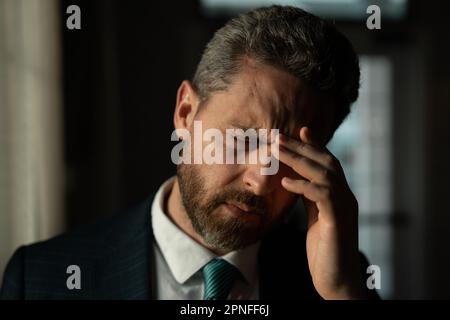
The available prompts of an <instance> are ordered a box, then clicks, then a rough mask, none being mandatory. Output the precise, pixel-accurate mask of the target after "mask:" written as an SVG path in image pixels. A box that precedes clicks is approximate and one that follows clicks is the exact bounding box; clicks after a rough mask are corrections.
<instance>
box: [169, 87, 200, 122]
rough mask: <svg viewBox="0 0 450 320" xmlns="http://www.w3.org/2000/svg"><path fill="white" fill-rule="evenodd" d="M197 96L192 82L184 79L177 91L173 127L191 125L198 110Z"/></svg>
mask: <svg viewBox="0 0 450 320" xmlns="http://www.w3.org/2000/svg"><path fill="white" fill-rule="evenodd" d="M198 106H199V98H198V95H197V93H196V92H195V90H194V88H193V86H192V84H191V83H190V82H189V81H187V80H184V81H183V82H182V83H181V85H180V87H179V88H178V92H177V102H176V106H175V113H174V114H173V124H174V126H175V129H188V130H189V128H190V127H191V126H192V125H193V123H194V118H195V115H196V114H197V112H198Z"/></svg>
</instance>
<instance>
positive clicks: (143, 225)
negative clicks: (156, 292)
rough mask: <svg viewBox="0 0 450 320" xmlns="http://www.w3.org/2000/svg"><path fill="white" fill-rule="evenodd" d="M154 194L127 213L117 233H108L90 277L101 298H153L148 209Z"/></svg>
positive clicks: (151, 244)
mask: <svg viewBox="0 0 450 320" xmlns="http://www.w3.org/2000/svg"><path fill="white" fill-rule="evenodd" d="M153 198H154V196H153V195H152V196H151V197H149V198H148V199H147V200H146V201H145V202H144V204H142V205H140V206H138V207H136V208H135V209H133V210H132V212H130V213H128V214H127V215H128V217H127V218H126V219H124V221H122V223H123V224H125V225H124V226H120V228H118V229H119V230H120V232H111V234H110V236H109V237H108V238H107V240H106V243H108V245H109V248H108V249H107V253H106V254H105V255H104V256H103V258H102V259H100V260H99V263H98V265H97V266H96V268H95V269H96V270H97V271H98V272H94V274H96V275H97V278H93V279H92V280H93V281H94V282H95V287H97V290H96V292H98V294H99V298H101V299H120V300H122V299H150V298H151V297H152V291H153V290H152V287H153V286H152V283H151V282H152V277H151V276H150V275H151V274H154V267H153V260H154V259H153V232H152V228H151V219H150V208H151V203H152V202H153Z"/></svg>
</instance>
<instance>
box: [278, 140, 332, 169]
mask: <svg viewBox="0 0 450 320" xmlns="http://www.w3.org/2000/svg"><path fill="white" fill-rule="evenodd" d="M307 141H308V140H307ZM309 141H310V140H309ZM279 142H280V146H283V147H285V148H286V149H288V150H290V151H292V152H294V153H298V154H299V155H301V156H304V157H306V158H309V159H311V160H313V161H315V162H317V163H319V164H320V165H322V166H324V167H325V168H327V169H328V170H337V169H338V168H339V166H338V164H337V162H338V161H337V159H336V158H335V157H334V156H333V155H332V154H331V153H329V152H328V151H327V150H326V149H325V151H323V150H320V149H319V148H318V147H316V146H314V145H312V144H310V143H306V142H302V141H299V140H295V139H292V138H290V137H288V136H285V135H282V134H280V135H279Z"/></svg>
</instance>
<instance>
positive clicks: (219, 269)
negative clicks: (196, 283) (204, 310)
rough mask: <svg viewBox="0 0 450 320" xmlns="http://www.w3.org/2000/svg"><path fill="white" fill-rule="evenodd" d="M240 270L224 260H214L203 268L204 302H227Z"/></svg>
mask: <svg viewBox="0 0 450 320" xmlns="http://www.w3.org/2000/svg"><path fill="white" fill-rule="evenodd" d="M238 275H239V270H238V269H237V268H236V267H235V266H233V265H232V264H230V263H228V262H227V261H225V260H223V259H213V260H211V261H210V262H209V263H208V264H206V265H205V266H204V267H203V277H204V279H205V293H204V295H203V299H204V300H225V299H226V298H227V296H228V294H229V292H230V290H231V286H232V285H233V283H234V280H235V279H236V277H237V276H238Z"/></svg>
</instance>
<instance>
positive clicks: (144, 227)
mask: <svg viewBox="0 0 450 320" xmlns="http://www.w3.org/2000/svg"><path fill="white" fill-rule="evenodd" d="M152 201H153V196H151V197H149V199H147V201H145V202H144V203H143V204H141V205H139V206H137V207H135V208H133V209H131V210H130V211H129V212H128V213H126V214H122V215H117V216H115V217H114V218H112V219H109V220H108V221H106V222H102V223H99V224H96V225H92V226H89V227H86V228H84V229H82V230H79V231H76V232H72V233H69V234H64V235H62V236H58V237H56V238H53V239H51V240H48V241H45V242H40V243H36V244H33V245H30V246H23V247H20V248H19V249H18V250H17V251H16V252H15V253H14V255H13V257H12V258H11V260H10V261H9V263H8V265H7V267H6V271H5V274H4V279H3V285H2V288H1V293H0V297H1V298H2V299H152V298H154V295H153V294H152V288H153V287H154V286H153V284H152V283H153V282H154V281H153V280H154V279H152V274H154V272H152V270H153V269H154V263H153V262H154V261H153V256H152V255H153V249H152V246H153V241H154V238H153V234H152V228H151V219H150V208H151V203H152ZM362 259H363V256H362ZM69 265H78V266H79V267H80V269H81V289H80V290H77V289H74V290H69V289H68V288H67V286H66V280H67V278H68V277H69V276H70V274H67V273H66V271H67V267H68V266H69ZM366 267H367V262H366V261H363V263H362V270H361V271H362V272H364V271H365V270H366ZM259 268H260V298H261V299H320V296H319V295H318V293H317V292H316V290H315V289H314V286H313V284H312V280H311V276H310V273H309V271H308V265H307V260H306V250H305V233H304V232H301V231H299V230H298V229H297V228H295V227H293V226H291V225H290V224H286V225H282V226H280V227H278V228H277V229H276V230H274V232H272V233H271V234H270V235H268V236H267V237H266V238H265V239H264V240H263V241H262V245H261V249H260V253H259ZM364 274H365V273H364ZM364 278H366V276H364ZM368 292H369V291H368ZM369 294H370V296H371V297H376V293H374V292H369Z"/></svg>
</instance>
